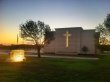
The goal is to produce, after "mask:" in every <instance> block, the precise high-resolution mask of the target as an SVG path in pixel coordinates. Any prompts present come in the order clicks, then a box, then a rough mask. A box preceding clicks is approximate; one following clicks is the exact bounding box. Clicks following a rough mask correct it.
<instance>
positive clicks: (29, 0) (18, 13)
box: [0, 0, 110, 44]
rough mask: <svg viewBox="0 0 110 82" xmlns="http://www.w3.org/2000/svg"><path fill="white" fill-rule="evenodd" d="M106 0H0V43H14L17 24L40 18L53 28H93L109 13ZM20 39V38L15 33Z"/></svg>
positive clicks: (17, 30)
mask: <svg viewBox="0 0 110 82" xmlns="http://www.w3.org/2000/svg"><path fill="white" fill-rule="evenodd" d="M109 3H110V0H92V1H90V0H22V1H21V0H1V1H0V11H1V12H2V13H1V14H0V18H1V19H0V30H1V32H0V37H1V39H0V44H17V42H16V38H17V34H19V25H20V24H22V23H25V22H26V20H29V19H32V20H33V21H36V22H37V21H38V20H40V21H43V22H44V23H45V24H49V26H50V27H51V28H52V29H54V28H65V27H82V28H83V29H95V27H96V26H98V24H100V23H103V21H104V19H105V18H106V16H107V14H109V13H110V11H109V9H110V4H109ZM19 40H20V42H19V43H23V40H22V39H21V38H20V37H19Z"/></svg>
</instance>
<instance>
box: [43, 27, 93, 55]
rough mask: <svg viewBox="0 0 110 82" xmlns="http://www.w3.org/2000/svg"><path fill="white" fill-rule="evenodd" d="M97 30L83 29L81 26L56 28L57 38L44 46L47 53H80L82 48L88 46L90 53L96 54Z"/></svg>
mask: <svg viewBox="0 0 110 82" xmlns="http://www.w3.org/2000/svg"><path fill="white" fill-rule="evenodd" d="M94 34H95V30H94V29H92V30H83V29H82V28H81V27H73V28H72V27H71V28H56V29H55V32H54V36H55V40H53V41H52V42H51V43H50V44H49V45H48V46H46V47H45V48H44V52H45V53H56V54H80V53H83V50H82V48H83V47H86V48H88V52H87V53H88V54H95V38H94Z"/></svg>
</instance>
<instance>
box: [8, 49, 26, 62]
mask: <svg viewBox="0 0 110 82" xmlns="http://www.w3.org/2000/svg"><path fill="white" fill-rule="evenodd" d="M10 60H11V61H12V62H22V61H23V60H25V55H24V50H12V51H11V52H10Z"/></svg>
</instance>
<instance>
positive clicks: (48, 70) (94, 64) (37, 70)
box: [0, 56, 110, 82]
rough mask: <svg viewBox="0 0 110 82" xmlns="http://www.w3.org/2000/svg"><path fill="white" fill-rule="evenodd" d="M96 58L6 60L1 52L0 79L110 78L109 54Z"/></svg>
mask: <svg viewBox="0 0 110 82" xmlns="http://www.w3.org/2000/svg"><path fill="white" fill-rule="evenodd" d="M100 58H101V59H99V60H78V59H55V58H40V59H39V58H33V57H30V58H27V60H26V62H22V63H21V62H20V63H14V62H13V63H12V62H5V60H6V57H5V56H0V82H110V56H100Z"/></svg>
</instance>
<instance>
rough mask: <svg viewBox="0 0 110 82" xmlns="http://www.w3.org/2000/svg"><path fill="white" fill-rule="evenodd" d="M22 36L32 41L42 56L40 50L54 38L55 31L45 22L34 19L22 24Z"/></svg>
mask: <svg viewBox="0 0 110 82" xmlns="http://www.w3.org/2000/svg"><path fill="white" fill-rule="evenodd" d="M20 34H21V38H23V39H25V40H28V41H32V42H33V43H34V44H35V48H36V49H37V53H38V57H39V58H40V57H41V56H40V50H41V49H42V48H43V47H44V46H45V45H47V44H49V43H50V42H51V41H52V40H53V39H54V32H53V31H52V30H51V29H50V26H49V25H46V24H44V22H41V21H38V22H34V21H32V20H29V21H26V23H24V24H21V25H20Z"/></svg>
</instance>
